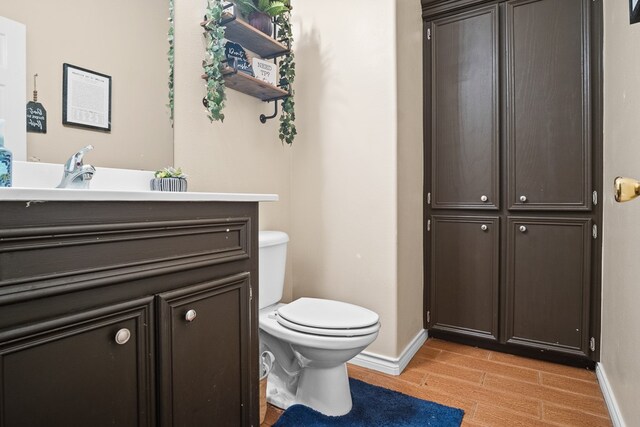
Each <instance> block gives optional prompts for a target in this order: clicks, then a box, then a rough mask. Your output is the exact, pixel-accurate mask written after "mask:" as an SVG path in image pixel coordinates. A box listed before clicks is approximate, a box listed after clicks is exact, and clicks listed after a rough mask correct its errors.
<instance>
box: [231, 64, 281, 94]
mask: <svg viewBox="0 0 640 427" xmlns="http://www.w3.org/2000/svg"><path fill="white" fill-rule="evenodd" d="M223 74H224V81H225V84H226V85H227V87H228V88H231V89H234V90H237V91H238V92H242V93H245V94H247V95H251V96H254V97H256V98H258V99H260V100H262V101H273V100H276V99H282V98H285V97H287V96H288V95H289V92H287V91H285V90H283V89H280V88H279V87H277V86H273V85H271V84H269V83H265V82H263V81H262V80H259V79H256V78H255V77H252V76H250V75H248V74H245V73H243V72H240V71H238V72H236V71H234V70H233V68H226V69H224V70H223Z"/></svg>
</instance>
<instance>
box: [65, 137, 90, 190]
mask: <svg viewBox="0 0 640 427" xmlns="http://www.w3.org/2000/svg"><path fill="white" fill-rule="evenodd" d="M91 150H93V145H87V146H86V147H84V148H83V149H81V150H80V151H78V152H77V153H75V154H74V155H73V156H71V157H69V160H67V162H66V163H65V164H64V172H63V175H62V180H61V181H60V184H58V188H89V183H90V182H91V178H93V174H94V173H96V168H94V167H93V166H91V165H84V164H82V159H83V157H84V155H85V154H86V153H87V152H88V151H91Z"/></svg>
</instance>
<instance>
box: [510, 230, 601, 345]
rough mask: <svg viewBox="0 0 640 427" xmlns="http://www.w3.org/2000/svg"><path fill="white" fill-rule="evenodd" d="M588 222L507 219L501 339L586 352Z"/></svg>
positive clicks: (589, 236)
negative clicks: (504, 320)
mask: <svg viewBox="0 0 640 427" xmlns="http://www.w3.org/2000/svg"><path fill="white" fill-rule="evenodd" d="M591 232H592V230H591V220H589V219H584V218H510V219H509V221H508V248H507V258H508V262H507V298H506V299H507V325H506V326H507V327H506V333H507V340H508V341H507V342H509V343H515V344H521V345H527V346H531V347H535V348H538V349H541V350H544V349H553V350H556V351H560V352H565V353H568V354H571V355H578V356H582V355H587V353H588V339H589V338H588V331H589V329H588V327H589V302H590V301H589V297H590V292H589V289H590V258H591V255H590V254H591V239H592V237H591Z"/></svg>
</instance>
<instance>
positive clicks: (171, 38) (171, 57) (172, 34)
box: [167, 0, 176, 127]
mask: <svg viewBox="0 0 640 427" xmlns="http://www.w3.org/2000/svg"><path fill="white" fill-rule="evenodd" d="M174 19H175V12H174V6H173V0H169V33H168V38H167V40H168V41H169V52H167V56H168V58H169V104H167V107H169V120H170V121H171V126H172V127H173V97H174V94H175V92H174V89H173V82H174V74H173V72H174V67H175V63H174V58H175V32H176V30H175V24H174Z"/></svg>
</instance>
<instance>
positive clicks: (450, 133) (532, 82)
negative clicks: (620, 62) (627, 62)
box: [422, 0, 602, 365]
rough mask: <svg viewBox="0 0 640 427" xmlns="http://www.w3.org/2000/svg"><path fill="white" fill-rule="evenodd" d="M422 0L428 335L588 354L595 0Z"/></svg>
mask: <svg viewBox="0 0 640 427" xmlns="http://www.w3.org/2000/svg"><path fill="white" fill-rule="evenodd" d="M422 4H423V18H424V33H425V34H424V64H425V67H424V76H425V78H424V87H425V116H424V121H425V215H426V218H425V219H426V221H425V223H426V224H427V227H426V230H425V246H426V248H425V249H426V251H425V254H426V255H425V256H426V259H425V277H426V292H425V300H426V316H425V318H426V319H425V323H426V325H427V328H428V329H430V335H432V336H439V337H443V338H449V339H454V340H461V341H465V342H469V343H473V344H477V345H484V346H486V347H490V348H495V349H501V350H505V351H510V352H514V353H519V354H524V355H530V356H534V357H536V356H537V357H542V358H548V359H552V360H557V361H563V362H566V363H574V364H587V365H589V364H592V363H593V361H594V360H596V359H597V354H598V348H597V345H598V339H597V337H598V333H599V308H598V306H599V293H600V284H599V264H600V257H601V254H600V246H601V244H600V239H601V236H600V235H599V230H598V226H599V224H600V218H601V209H600V205H599V204H598V200H597V199H598V194H601V191H600V187H601V180H600V178H599V176H600V170H601V148H600V147H601V140H600V136H599V135H600V134H601V125H600V123H601V118H600V117H601V108H600V103H601V100H600V99H601V95H600V94H601V84H600V79H601V77H600V61H601V55H600V52H601V8H602V5H601V1H600V0H596V1H592V0H509V1H486V0H485V1H482V0H423V1H422Z"/></svg>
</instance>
